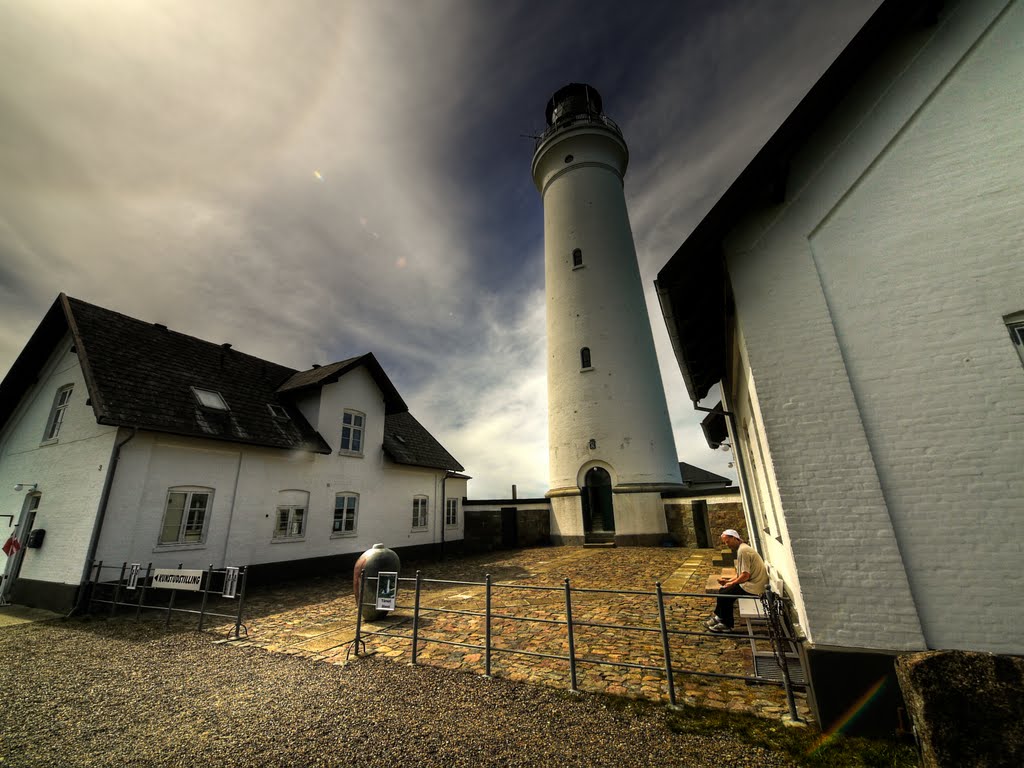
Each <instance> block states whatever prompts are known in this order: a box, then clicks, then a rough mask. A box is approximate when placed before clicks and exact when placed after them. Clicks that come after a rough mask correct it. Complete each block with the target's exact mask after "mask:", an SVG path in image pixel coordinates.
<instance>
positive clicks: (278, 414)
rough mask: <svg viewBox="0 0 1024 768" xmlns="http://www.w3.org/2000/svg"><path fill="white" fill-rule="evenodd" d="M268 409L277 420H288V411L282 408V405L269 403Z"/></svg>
mask: <svg viewBox="0 0 1024 768" xmlns="http://www.w3.org/2000/svg"><path fill="white" fill-rule="evenodd" d="M267 408H268V409H269V410H270V415H271V416H273V417H274V418H275V419H287V418H288V411H286V410H285V409H284V408H282V407H281V406H280V405H274V404H273V403H267Z"/></svg>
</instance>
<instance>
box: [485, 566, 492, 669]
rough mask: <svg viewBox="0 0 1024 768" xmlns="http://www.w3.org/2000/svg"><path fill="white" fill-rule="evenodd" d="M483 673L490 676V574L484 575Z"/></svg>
mask: <svg viewBox="0 0 1024 768" xmlns="http://www.w3.org/2000/svg"><path fill="white" fill-rule="evenodd" d="M484 675H486V676H487V677H490V676H491V574H489V573H488V574H485V575H484Z"/></svg>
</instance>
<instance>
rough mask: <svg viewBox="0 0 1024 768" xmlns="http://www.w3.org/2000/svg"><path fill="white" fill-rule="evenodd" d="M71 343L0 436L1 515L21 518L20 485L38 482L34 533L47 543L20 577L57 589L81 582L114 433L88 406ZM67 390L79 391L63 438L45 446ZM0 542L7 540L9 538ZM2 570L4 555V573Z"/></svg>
mask: <svg viewBox="0 0 1024 768" xmlns="http://www.w3.org/2000/svg"><path fill="white" fill-rule="evenodd" d="M71 344H72V341H71V337H70V335H67V336H65V338H64V339H63V340H62V341H61V342H60V343H59V344H58V345H57V347H56V349H55V351H54V353H53V355H52V356H51V358H50V360H49V361H48V362H47V363H46V365H45V366H44V367H43V369H42V371H41V372H40V375H39V380H38V382H37V383H36V384H35V386H33V387H32V388H31V389H30V391H29V392H28V393H27V394H26V395H25V397H24V398H23V400H22V402H21V404H20V405H19V406H18V407H17V409H16V410H15V411H14V414H13V415H12V417H11V418H10V420H9V421H8V423H7V424H6V425H5V426H4V429H3V432H2V433H0V512H2V513H3V514H13V515H14V516H15V519H16V520H17V518H18V517H19V516H20V514H21V510H22V505H23V503H24V498H25V493H24V492H16V491H14V490H13V488H14V485H15V483H37V484H38V485H39V492H40V493H41V498H40V503H39V511H38V512H37V514H36V518H35V521H34V524H33V527H34V528H43V529H45V530H46V539H45V541H44V542H43V546H42V547H40V548H38V549H26V550H25V555H24V559H23V560H22V564H21V573H20V576H21V577H22V578H26V579H36V580H41V581H51V582H55V583H58V584H60V583H63V584H78V583H79V581H80V579H81V576H82V571H83V569H84V567H85V557H86V552H87V550H88V545H89V540H90V537H91V536H92V531H93V522H94V520H95V518H96V510H97V509H98V507H99V499H100V494H101V492H102V489H103V482H104V479H105V477H106V470H107V462H108V461H109V460H110V455H111V451H112V449H113V446H114V437H115V434H116V432H117V430H116V429H115V428H114V427H104V426H99V425H98V424H97V423H96V417H95V414H94V413H93V410H92V408H91V407H90V406H87V405H86V404H85V403H86V400H87V398H88V396H89V393H88V392H87V391H86V387H85V381H84V379H83V378H82V369H81V366H79V364H78V357H77V356H76V355H75V354H73V353H71V352H70V351H69V350H70V349H71ZM66 384H73V385H74V389H73V391H72V395H71V400H70V401H69V403H68V407H67V411H66V412H65V416H64V422H63V424H62V426H61V429H60V434H59V435H58V439H57V441H56V442H49V443H46V444H43V436H44V432H45V430H46V427H47V421H48V419H49V416H50V410H51V408H52V406H53V399H54V395H55V393H56V392H57V390H58V389H60V388H61V387H63V386H64V385H66ZM3 522H6V520H5V519H4V520H3ZM0 524H2V523H0ZM0 530H3V529H0ZM0 535H2V536H3V538H4V539H6V538H7V535H8V533H6V532H4V533H2V534H0ZM5 565H6V556H5V555H3V553H0V568H3V567H4V566H5Z"/></svg>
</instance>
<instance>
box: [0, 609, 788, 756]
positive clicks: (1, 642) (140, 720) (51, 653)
mask: <svg viewBox="0 0 1024 768" xmlns="http://www.w3.org/2000/svg"><path fill="white" fill-rule="evenodd" d="M214 639H215V638H214V636H213V635H210V634H200V633H197V632H195V631H194V630H189V629H186V628H185V627H184V626H179V627H175V625H174V624H173V623H172V627H171V629H170V630H169V631H165V630H164V629H163V626H162V624H161V623H159V622H157V621H148V622H147V621H143V622H142V623H139V624H136V623H135V622H133V621H129V620H121V619H118V620H110V621H108V620H103V619H93V620H89V619H78V620H69V621H51V622H40V623H35V624H25V625H21V626H16V627H7V628H4V629H2V630H0V659H2V664H0V691H2V693H0V724H2V725H0V766H3V767H4V768H6V767H7V766H127V765H131V766H198V765H204V764H206V765H209V766H218V767H219V766H375V767H376V768H382V767H384V766H399V765H402V766H406V767H407V768H411V767H412V766H499V765H500V766H532V765H543V766H548V765H557V766H588V767H589V766H617V767H622V768H626V767H628V766H652V765H680V766H696V767H697V768H700V766H749V765H758V766H783V765H792V763H791V762H789V761H788V760H787V759H786V758H785V757H784V756H782V755H779V754H774V753H771V752H768V751H764V750H760V749H754V748H751V747H749V746H747V745H745V744H744V743H742V742H740V741H738V740H736V739H734V738H733V737H732V736H730V735H728V734H722V735H720V736H716V737H715V738H710V737H707V736H698V735H693V734H679V733H675V732H673V731H672V730H670V729H669V728H668V725H667V717H666V714H667V712H666V710H665V709H664V708H663V707H657V706H644V707H639V708H634V707H624V706H622V705H621V704H618V703H616V700H614V699H607V698H604V697H600V696H595V695H586V694H584V695H578V696H576V695H572V694H570V693H568V692H564V691H557V690H552V689H548V688H542V687H537V686H529V685H524V684H519V683H514V682H510V681H507V680H501V679H491V680H488V679H486V678H483V677H480V676H477V675H468V674H461V673H457V672H450V671H447V670H442V669H436V668H431V667H411V666H408V665H400V664H395V663H390V662H387V661H384V660H380V659H374V658H366V659H361V660H359V661H357V662H356V663H353V664H350V665H348V666H345V667H339V666H333V665H330V664H325V663H321V662H316V661H311V660H308V659H301V658H295V657H291V656H285V655H281V654H270V653H267V652H265V651H263V650H260V649H258V648H228V647H225V646H224V645H216V644H214V643H213V642H212V641H213V640H214Z"/></svg>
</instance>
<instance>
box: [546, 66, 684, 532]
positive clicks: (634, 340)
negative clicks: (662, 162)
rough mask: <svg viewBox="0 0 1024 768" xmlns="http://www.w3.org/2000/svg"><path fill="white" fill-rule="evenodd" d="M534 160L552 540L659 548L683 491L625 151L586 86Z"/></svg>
mask: <svg viewBox="0 0 1024 768" xmlns="http://www.w3.org/2000/svg"><path fill="white" fill-rule="evenodd" d="M545 119H546V122H547V128H546V130H545V131H544V132H543V134H542V135H541V136H540V138H539V139H538V140H537V147H536V150H535V152H534V155H533V163H532V172H533V181H534V183H535V184H536V185H537V191H538V192H540V196H541V201H542V203H543V205H544V285H545V291H546V294H547V307H546V310H547V343H548V349H547V373H548V446H549V457H548V472H549V478H550V485H551V487H550V490H549V491H548V493H547V496H548V498H549V499H550V501H551V510H552V519H551V534H552V539H553V540H555V541H556V542H559V543H563V544H581V543H610V542H615V543H617V544H621V545H651V544H659V543H661V542H662V541H663V540H664V538H665V534H666V531H667V527H666V521H665V507H664V503H663V501H662V498H661V493H662V491H666V490H674V489H678V488H679V487H680V486H681V482H680V474H679V464H678V459H677V457H676V448H675V442H674V440H673V437H672V426H671V422H670V420H669V415H668V406H667V405H666V402H665V391H664V389H663V387H662V384H661V374H660V372H659V370H658V360H657V357H656V355H655V352H654V338H653V336H652V335H651V324H650V320H649V318H648V316H647V305H646V303H645V301H644V291H643V285H642V284H641V282H640V269H639V267H638V266H637V260H636V247H635V246H634V244H633V233H632V230H631V229H630V226H629V214H628V213H627V211H626V198H625V195H624V192H623V178H624V176H625V174H626V166H627V164H628V162H629V150H628V148H627V146H626V142H625V140H624V139H623V137H622V132H621V131H620V130H619V127H618V126H617V125H616V124H615V123H614V122H612V120H611V119H609V118H608V117H607V116H606V115H605V114H604V112H603V111H602V108H601V96H600V94H599V93H598V92H597V91H596V90H595V89H594V88H592V87H590V86H589V85H584V84H582V83H572V84H570V85H567V86H565V87H564V88H561V89H559V90H558V91H557V92H556V93H555V95H554V96H552V97H551V100H550V101H549V102H548V104H547V109H546V110H545Z"/></svg>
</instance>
